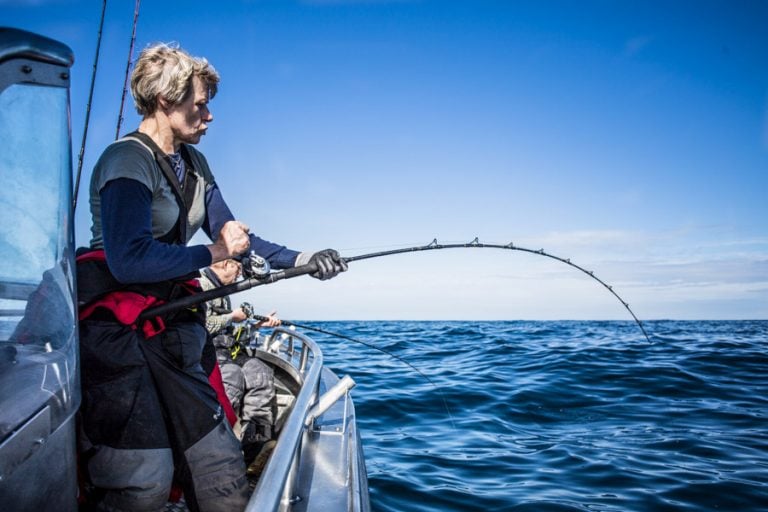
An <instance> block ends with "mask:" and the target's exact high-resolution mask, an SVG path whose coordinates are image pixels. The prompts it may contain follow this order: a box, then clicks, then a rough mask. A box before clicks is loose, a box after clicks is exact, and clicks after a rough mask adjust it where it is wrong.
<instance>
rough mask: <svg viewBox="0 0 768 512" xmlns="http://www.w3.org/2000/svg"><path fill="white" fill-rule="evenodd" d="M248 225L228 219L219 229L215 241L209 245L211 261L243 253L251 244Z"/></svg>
mask: <svg viewBox="0 0 768 512" xmlns="http://www.w3.org/2000/svg"><path fill="white" fill-rule="evenodd" d="M249 231H250V230H249V229H248V226H247V225H245V224H243V223H242V222H240V221H237V220H230V221H229V222H227V223H226V224H224V226H223V227H222V228H221V231H219V237H218V238H217V239H216V243H215V244H212V245H209V246H208V250H209V251H211V263H216V262H217V261H222V260H225V259H227V258H234V257H235V256H239V255H241V254H243V253H244V252H245V251H247V250H248V248H249V247H250V246H251V241H250V239H249V237H248V232H249Z"/></svg>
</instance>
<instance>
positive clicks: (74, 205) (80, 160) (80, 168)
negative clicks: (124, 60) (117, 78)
mask: <svg viewBox="0 0 768 512" xmlns="http://www.w3.org/2000/svg"><path fill="white" fill-rule="evenodd" d="M106 10H107V0H104V3H103V4H102V6H101V21H99V35H98V37H97V38H96V57H94V59H93V74H92V75H91V88H90V91H89V92H88V104H87V105H86V107H85V126H84V127H83V140H82V142H81V143H80V154H79V155H78V157H77V174H76V175H75V189H74V191H73V193H72V213H75V208H77V194H78V191H79V190H80V175H81V174H82V172H83V156H84V155H85V140H86V139H87V138H88V123H89V122H90V119H91V102H92V101H93V87H94V85H95V84H96V70H97V69H98V67H99V51H100V50H101V33H102V31H103V29H104V13H105V12H106Z"/></svg>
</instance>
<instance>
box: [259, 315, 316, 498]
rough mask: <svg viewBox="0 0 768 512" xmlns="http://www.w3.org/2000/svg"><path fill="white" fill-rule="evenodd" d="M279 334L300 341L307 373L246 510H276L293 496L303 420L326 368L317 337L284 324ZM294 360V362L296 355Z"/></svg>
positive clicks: (277, 329)
mask: <svg viewBox="0 0 768 512" xmlns="http://www.w3.org/2000/svg"><path fill="white" fill-rule="evenodd" d="M278 334H286V335H288V336H289V339H292V338H296V339H298V340H299V341H301V343H302V354H301V363H300V368H299V371H300V372H301V373H302V375H303V377H304V383H303V384H302V386H301V390H300V391H299V394H298V395H297V396H296V400H295V401H294V404H293V409H292V410H291V413H290V414H289V415H288V419H287V420H286V422H285V424H284V425H283V428H282V432H281V433H280V441H279V442H278V443H277V446H276V447H275V451H274V452H272V455H271V457H270V460H269V462H268V463H267V466H266V467H265V468H264V472H263V473H262V474H261V476H260V477H259V483H258V485H257V486H256V489H255V490H254V491H253V494H252V495H251V499H250V500H249V501H248V505H247V506H246V508H245V510H246V512H263V511H268V510H271V511H277V510H279V507H280V503H281V501H282V500H283V498H284V497H286V498H290V492H291V490H292V486H293V482H291V481H289V480H290V479H289V477H290V476H291V474H292V473H294V472H292V471H291V470H292V469H293V468H294V467H296V466H297V464H296V462H297V459H298V457H299V454H300V453H301V450H300V445H301V440H302V437H303V435H304V430H305V428H306V427H305V426H304V421H305V418H306V416H307V413H308V412H309V410H310V408H311V407H312V405H314V402H315V401H316V399H317V390H318V386H319V383H320V372H321V371H322V369H323V352H322V351H321V350H320V347H318V346H317V344H316V343H315V342H314V341H312V340H311V339H309V338H307V337H306V336H304V335H303V334H299V333H297V332H296V331H290V330H288V329H284V328H282V327H278V328H276V329H275V332H274V333H273V335H272V337H273V338H274V337H275V336H277V335H278ZM308 352H312V361H311V364H310V365H309V367H308V368H307V366H306V365H307V360H308ZM291 363H294V361H293V358H291Z"/></svg>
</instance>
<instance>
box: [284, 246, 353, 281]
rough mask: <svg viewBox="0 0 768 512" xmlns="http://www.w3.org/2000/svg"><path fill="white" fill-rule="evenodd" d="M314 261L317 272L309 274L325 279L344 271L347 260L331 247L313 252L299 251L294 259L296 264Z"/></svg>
mask: <svg viewBox="0 0 768 512" xmlns="http://www.w3.org/2000/svg"><path fill="white" fill-rule="evenodd" d="M307 263H314V264H315V265H317V272H313V273H312V274H310V275H311V276H312V277H314V278H316V279H320V280H321V281H325V280H326V279H331V278H332V277H336V276H337V275H338V274H339V273H340V272H346V270H347V268H349V267H347V262H346V261H344V258H342V257H341V256H339V253H338V252H336V251H335V250H333V249H325V250H322V251H318V252H313V253H301V254H300V255H299V257H298V258H297V259H296V266H297V267H298V266H300V265H306V264H307Z"/></svg>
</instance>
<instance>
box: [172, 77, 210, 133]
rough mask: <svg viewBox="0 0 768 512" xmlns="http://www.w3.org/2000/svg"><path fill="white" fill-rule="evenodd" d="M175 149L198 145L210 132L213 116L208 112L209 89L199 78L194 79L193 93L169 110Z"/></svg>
mask: <svg viewBox="0 0 768 512" xmlns="http://www.w3.org/2000/svg"><path fill="white" fill-rule="evenodd" d="M168 119H169V121H170V125H171V130H172V131H173V142H174V147H177V146H178V144H179V143H182V142H183V143H185V144H197V143H198V142H200V138H201V137H202V136H203V135H205V132H206V130H208V123H210V122H211V121H213V115H212V114H211V111H210V110H208V88H207V87H206V86H205V83H204V82H203V81H202V80H200V78H199V77H197V76H193V77H192V91H191V94H188V95H187V97H186V98H184V100H183V101H182V102H181V103H179V104H178V105H171V107H170V108H169V109H168Z"/></svg>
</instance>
